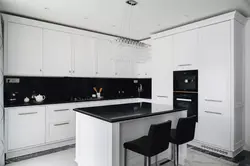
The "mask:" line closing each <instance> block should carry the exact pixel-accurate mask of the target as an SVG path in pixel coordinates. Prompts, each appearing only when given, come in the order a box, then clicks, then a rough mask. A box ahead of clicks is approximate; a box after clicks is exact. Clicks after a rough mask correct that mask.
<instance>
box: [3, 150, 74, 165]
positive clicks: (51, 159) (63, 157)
mask: <svg viewBox="0 0 250 166" xmlns="http://www.w3.org/2000/svg"><path fill="white" fill-rule="evenodd" d="M7 166H77V164H76V162H75V149H74V148H72V149H68V150H65V151H61V152H56V153H52V154H49V155H44V156H40V157H36V158H32V159H28V160H23V161H20V162H15V163H11V164H8V165H7Z"/></svg>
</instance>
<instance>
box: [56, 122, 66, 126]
mask: <svg viewBox="0 0 250 166" xmlns="http://www.w3.org/2000/svg"><path fill="white" fill-rule="evenodd" d="M68 124H69V122H66V123H57V124H54V126H64V125H68Z"/></svg>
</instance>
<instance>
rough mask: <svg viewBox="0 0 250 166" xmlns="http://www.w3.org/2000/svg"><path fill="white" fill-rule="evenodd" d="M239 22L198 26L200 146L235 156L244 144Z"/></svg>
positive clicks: (232, 21) (241, 37)
mask: <svg viewBox="0 0 250 166" xmlns="http://www.w3.org/2000/svg"><path fill="white" fill-rule="evenodd" d="M243 32H244V30H243V25H242V24H240V23H239V22H237V21H235V20H230V21H225V22H221V23H218V24H213V25H209V26H206V27H201V28H199V29H198V36H199V38H198V41H199V44H198V49H199V58H198V62H199V89H198V92H199V99H198V101H199V104H198V105H199V106H198V107H199V110H198V114H199V123H198V124H197V131H196V133H197V134H196V137H195V140H197V141H198V142H200V144H201V146H203V147H204V145H205V147H209V149H210V150H213V151H215V152H216V153H220V154H223V155H227V156H235V155H236V154H237V153H238V152H240V151H241V148H242V147H243V145H244V134H243V130H242V129H243V123H242V119H243V116H244V114H243V110H244V109H243V108H244V97H243V96H244V86H243V85H244V82H243V80H244V75H243V74H242V73H244V67H243V66H244V65H243V51H242V50H243V45H242V44H240V43H243V39H244V38H243Z"/></svg>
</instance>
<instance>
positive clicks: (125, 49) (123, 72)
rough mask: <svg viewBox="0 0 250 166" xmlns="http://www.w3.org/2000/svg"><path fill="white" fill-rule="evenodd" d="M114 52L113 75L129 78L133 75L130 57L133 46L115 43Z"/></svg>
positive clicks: (132, 54) (132, 52) (131, 56)
mask: <svg viewBox="0 0 250 166" xmlns="http://www.w3.org/2000/svg"><path fill="white" fill-rule="evenodd" d="M116 45H117V46H116V50H115V54H114V59H115V77H123V78H129V77H133V76H134V65H133V64H132V58H133V56H134V54H135V52H134V48H133V47H132V46H128V45H121V44H117V43H116Z"/></svg>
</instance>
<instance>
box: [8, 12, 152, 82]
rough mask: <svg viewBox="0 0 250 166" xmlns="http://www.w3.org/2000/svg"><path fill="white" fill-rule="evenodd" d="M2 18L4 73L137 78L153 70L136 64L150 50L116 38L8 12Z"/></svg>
mask: <svg viewBox="0 0 250 166" xmlns="http://www.w3.org/2000/svg"><path fill="white" fill-rule="evenodd" d="M3 19H4V26H5V28H4V35H5V38H4V51H5V52H4V61H5V62H4V74H5V75H12V76H45V77H109V78H114V77H118V78H136V77H148V75H149V73H150V71H149V70H150V69H149V67H148V66H150V65H149V64H147V63H143V64H142V65H141V64H139V63H135V62H136V58H137V57H138V56H139V55H141V56H145V57H146V56H147V55H146V54H147V53H145V54H144V53H143V54H142V53H138V49H137V48H135V47H134V46H131V45H129V44H124V43H118V42H115V38H113V37H110V36H105V35H100V34H97V33H92V32H86V31H81V30H79V29H73V28H68V27H63V26H59V25H53V24H49V23H44V22H40V21H36V20H29V19H24V18H21V17H16V16H10V15H5V14H3ZM24 24H25V25H24ZM140 50H144V48H140ZM137 65H138V67H137ZM138 68H139V69H140V70H137V69H138ZM136 73H140V75H137V74H136Z"/></svg>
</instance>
